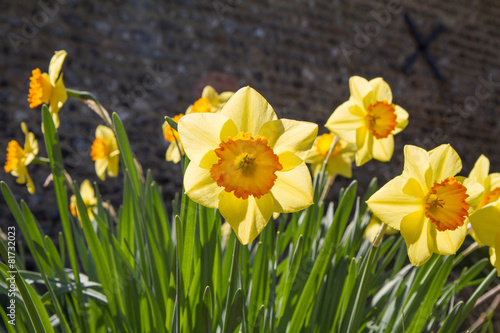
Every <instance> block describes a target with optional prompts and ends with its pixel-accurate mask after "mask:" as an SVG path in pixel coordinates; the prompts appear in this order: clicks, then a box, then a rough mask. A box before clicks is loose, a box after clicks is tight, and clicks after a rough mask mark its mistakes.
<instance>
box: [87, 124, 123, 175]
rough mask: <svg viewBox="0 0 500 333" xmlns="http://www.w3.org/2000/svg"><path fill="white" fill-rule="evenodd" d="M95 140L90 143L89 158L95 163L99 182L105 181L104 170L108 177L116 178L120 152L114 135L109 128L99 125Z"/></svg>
mask: <svg viewBox="0 0 500 333" xmlns="http://www.w3.org/2000/svg"><path fill="white" fill-rule="evenodd" d="M95 133H96V134H95V136H96V138H95V140H94V142H93V143H92V149H91V151H90V156H91V157H92V161H94V162H95V170H96V174H97V176H98V177H99V178H100V179H101V180H105V179H106V170H107V173H108V176H110V177H116V176H118V163H119V156H118V155H120V151H119V150H118V143H117V142H116V138H115V134H114V133H113V130H112V129H111V128H109V127H106V126H103V125H99V126H97V129H96V131H95Z"/></svg>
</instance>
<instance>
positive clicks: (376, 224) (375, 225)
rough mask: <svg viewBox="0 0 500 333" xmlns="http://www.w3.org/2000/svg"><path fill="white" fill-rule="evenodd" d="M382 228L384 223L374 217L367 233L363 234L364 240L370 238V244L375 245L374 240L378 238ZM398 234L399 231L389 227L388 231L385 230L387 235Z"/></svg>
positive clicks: (366, 230) (367, 228)
mask: <svg viewBox="0 0 500 333" xmlns="http://www.w3.org/2000/svg"><path fill="white" fill-rule="evenodd" d="M381 226H382V221H380V219H379V218H378V217H376V216H375V215H372V218H371V219H370V222H369V223H368V226H367V227H366V229H365V233H364V234H363V238H368V239H369V240H370V243H373V240H374V239H375V236H377V233H378V231H379V230H380V227H381ZM397 233H398V231H397V230H396V229H393V228H391V227H387V229H386V230H385V234H386V235H394V234H397Z"/></svg>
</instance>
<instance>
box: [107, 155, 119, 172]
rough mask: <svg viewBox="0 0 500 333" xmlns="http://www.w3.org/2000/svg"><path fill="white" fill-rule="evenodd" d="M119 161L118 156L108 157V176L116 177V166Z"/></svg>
mask: <svg viewBox="0 0 500 333" xmlns="http://www.w3.org/2000/svg"><path fill="white" fill-rule="evenodd" d="M119 163H120V159H119V157H118V155H114V156H110V157H109V162H108V176H110V177H117V176H118V165H119Z"/></svg>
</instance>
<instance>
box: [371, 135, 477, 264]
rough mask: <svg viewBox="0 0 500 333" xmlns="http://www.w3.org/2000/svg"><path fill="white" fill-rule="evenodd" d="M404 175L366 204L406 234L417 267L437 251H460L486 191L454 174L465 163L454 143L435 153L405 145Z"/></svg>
mask: <svg viewBox="0 0 500 333" xmlns="http://www.w3.org/2000/svg"><path fill="white" fill-rule="evenodd" d="M404 154H405V164H404V170H403V173H402V174H401V175H400V176H397V177H396V178H394V179H393V180H391V181H389V182H388V183H387V184H386V185H385V186H383V187H382V188H381V189H380V190H378V191H377V192H375V193H374V194H373V195H372V196H371V197H370V199H369V200H368V201H367V204H368V207H370V209H371V210H372V211H373V214H375V215H376V216H377V217H378V218H379V219H380V220H381V221H382V222H384V223H385V224H387V225H388V226H389V227H391V228H394V229H396V230H400V231H401V235H402V236H403V237H404V239H405V241H406V246H407V249H408V256H409V258H410V261H411V263H412V265H414V266H420V265H422V264H424V263H425V262H426V261H427V260H429V258H430V257H431V256H432V254H433V253H439V254H444V255H450V254H454V253H456V251H457V250H458V248H459V247H460V245H461V244H462V242H463V241H464V238H465V236H466V235H467V223H468V218H469V213H470V211H471V210H472V209H471V203H473V202H475V201H477V198H478V197H479V196H480V195H481V193H482V191H483V187H482V186H481V185H480V184H479V183H477V182H476V181H474V180H472V179H464V178H463V177H457V178H455V177H454V176H455V175H456V174H457V173H458V172H460V170H461V169H462V161H461V160H460V157H459V156H458V154H457V152H456V151H455V150H454V149H453V148H451V146H450V145H441V146H439V147H437V148H435V149H433V150H431V151H430V152H427V151H425V150H424V149H421V148H418V147H415V146H405V149H404Z"/></svg>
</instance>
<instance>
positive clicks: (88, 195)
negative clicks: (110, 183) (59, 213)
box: [69, 179, 97, 220]
mask: <svg viewBox="0 0 500 333" xmlns="http://www.w3.org/2000/svg"><path fill="white" fill-rule="evenodd" d="M80 195H81V196H82V200H83V203H84V204H85V207H86V208H87V213H88V215H89V218H90V219H91V220H92V219H94V209H95V206H96V205H97V198H96V197H95V192H94V188H93V187H92V185H91V184H90V182H89V181H88V180H87V179H85V180H84V181H83V183H82V185H81V186H80ZM70 202H71V203H70V205H69V208H70V211H71V215H73V216H75V217H76V216H77V215H78V217H80V212H78V208H77V206H76V196H75V195H74V194H73V195H72V196H71V199H70Z"/></svg>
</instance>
